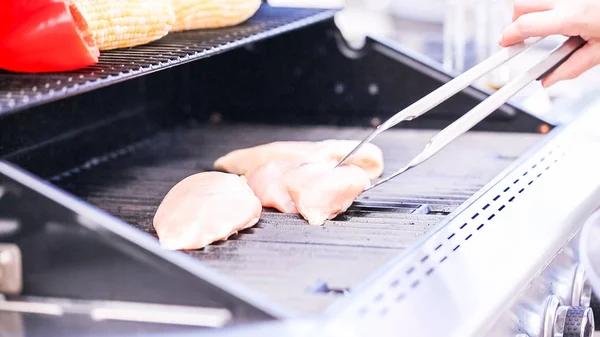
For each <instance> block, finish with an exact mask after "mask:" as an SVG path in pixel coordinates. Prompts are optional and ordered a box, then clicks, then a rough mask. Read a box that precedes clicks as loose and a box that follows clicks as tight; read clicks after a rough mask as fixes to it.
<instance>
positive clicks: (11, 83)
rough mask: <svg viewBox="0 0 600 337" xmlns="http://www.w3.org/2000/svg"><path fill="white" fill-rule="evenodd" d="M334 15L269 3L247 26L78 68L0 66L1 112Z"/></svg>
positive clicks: (168, 41) (182, 36)
mask: <svg viewBox="0 0 600 337" xmlns="http://www.w3.org/2000/svg"><path fill="white" fill-rule="evenodd" d="M334 13H335V11H334V10H323V9H297V8H276V7H270V6H268V5H266V4H265V5H263V6H262V7H261V8H260V10H259V11H258V13H257V14H256V15H255V16H254V17H253V18H251V19H250V20H249V21H247V22H245V23H243V24H241V25H238V26H235V27H229V28H223V29H212V30H196V31H186V32H177V33H171V34H169V35H167V36H166V37H165V38H163V39H161V40H159V41H155V42H153V43H150V44H147V45H143V46H138V47H134V48H127V49H121V50H112V51H106V52H102V53H101V57H100V62H99V64H97V65H94V66H91V67H88V68H85V69H81V70H78V71H73V72H64V73H56V74H15V73H9V72H5V71H2V70H0V115H2V114H4V113H9V112H13V111H17V110H21V109H24V108H27V107H31V106H34V105H38V104H41V103H44V102H48V101H53V100H56V99H60V98H63V97H67V96H71V95H74V94H77V93H82V92H86V91H89V90H92V89H95V88H99V87H102V86H105V85H108V84H111V83H116V82H120V81H122V80H125V79H128V78H133V77H137V76H140V75H144V74H147V73H151V72H154V71H157V70H161V69H165V68H169V67H172V66H175V65H178V64H183V63H186V62H189V61H193V60H197V59H201V58H204V57H208V56H211V55H215V54H218V53H220V52H224V51H227V50H231V49H233V48H236V47H240V46H242V45H245V44H248V43H252V42H255V41H258V40H261V39H265V38H269V37H272V36H275V35H278V34H281V33H284V32H287V31H290V30H293V29H296V28H300V27H302V26H306V25H310V24H312V23H315V22H319V21H322V20H325V19H329V18H331V17H332V16H333V15H334Z"/></svg>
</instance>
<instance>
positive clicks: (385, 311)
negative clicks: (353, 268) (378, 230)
mask: <svg viewBox="0 0 600 337" xmlns="http://www.w3.org/2000/svg"><path fill="white" fill-rule="evenodd" d="M598 110H600V105H598V104H596V105H594V106H591V107H590V108H589V109H588V110H587V111H585V113H584V114H583V116H581V117H580V118H578V119H576V120H575V121H574V122H572V123H571V124H570V125H569V126H568V127H566V128H565V129H564V130H562V131H561V132H560V133H559V134H558V135H557V136H556V137H555V138H554V139H552V140H551V141H549V142H548V143H547V144H545V145H544V146H543V147H542V148H541V149H539V150H538V151H536V153H535V154H534V155H533V156H531V157H530V158H529V159H527V160H526V161H525V162H523V163H522V164H521V165H519V166H518V167H517V168H515V169H514V170H513V171H512V172H510V173H509V174H507V175H506V176H505V177H504V178H503V179H501V180H500V181H499V182H498V183H497V184H496V185H495V186H493V187H491V188H490V189H489V190H487V191H486V192H485V193H483V194H482V195H481V196H480V197H479V198H478V200H476V201H475V202H473V203H472V204H471V205H470V206H469V207H467V208H466V209H464V210H463V211H462V212H461V213H460V214H458V215H456V216H455V217H454V218H453V219H452V220H451V221H450V222H448V223H447V224H446V225H445V226H444V227H443V228H441V229H440V230H438V231H437V232H436V233H435V234H433V235H432V236H430V237H429V238H428V239H427V240H426V241H424V242H421V244H420V245H419V246H418V247H416V249H414V250H412V251H411V252H410V253H409V254H407V255H406V256H405V258H404V259H403V260H402V261H399V262H397V263H396V265H394V266H393V267H392V268H390V269H388V271H387V272H384V273H382V274H380V275H378V278H377V279H376V280H374V281H373V282H372V284H370V285H369V287H363V288H362V289H361V291H358V292H355V293H354V295H351V296H350V297H349V298H348V299H347V301H344V303H343V305H344V306H345V308H340V306H338V309H341V311H342V315H340V317H341V319H349V318H354V319H355V320H356V321H357V322H358V329H359V330H361V332H362V333H363V334H365V335H374V334H377V335H381V336H388V335H392V334H393V333H395V332H397V331H402V332H404V333H405V334H407V335H418V336H440V335H444V336H460V337H465V336H480V335H484V334H485V331H486V329H487V328H489V326H490V325H493V323H494V322H495V321H496V320H497V319H498V318H499V316H500V314H501V313H503V312H505V311H506V310H508V309H509V308H510V306H511V305H512V304H513V303H514V301H515V300H516V298H517V296H518V295H519V294H520V293H522V292H523V290H524V287H525V286H526V285H527V284H528V283H530V282H531V281H532V280H533V279H534V278H535V277H536V276H537V275H538V274H539V273H540V272H542V271H543V270H544V268H545V266H546V265H547V264H548V263H550V261H552V259H553V258H554V257H555V256H556V254H558V252H559V251H560V249H561V248H562V247H564V246H565V245H566V244H567V243H568V242H569V241H570V240H571V239H572V238H573V237H574V236H575V235H576V234H577V232H578V230H579V229H580V228H581V225H582V224H583V222H584V220H585V219H586V218H587V217H588V216H589V215H590V214H591V213H592V212H593V210H594V209H595V208H596V207H598V204H599V203H600V175H598V174H597V172H600V161H591V160H589V157H590V154H591V153H599V151H600V134H599V133H598V132H597V130H596V128H597V125H600V114H598ZM513 197H514V198H513ZM503 206H504V207H503ZM500 208H502V209H500ZM464 224H467V225H466V226H465V225H464ZM481 225H483V227H480V226H481ZM571 275H573V274H571ZM425 318H426V319H425ZM427 322H436V324H428V323H427Z"/></svg>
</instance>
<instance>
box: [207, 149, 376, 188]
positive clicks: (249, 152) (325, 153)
mask: <svg viewBox="0 0 600 337" xmlns="http://www.w3.org/2000/svg"><path fill="white" fill-rule="evenodd" d="M358 144H359V141H356V140H337V139H330V140H324V141H320V142H296V141H289V142H288V141H279V142H273V143H268V144H264V145H258V146H254V147H250V148H245V149H239V150H235V151H232V152H229V153H228V154H226V155H225V156H223V157H221V158H219V159H217V160H216V161H215V163H214V166H215V169H217V170H222V171H225V172H230V173H235V174H239V175H246V174H248V173H249V172H252V171H254V170H256V169H257V168H258V167H260V166H262V165H264V164H267V163H270V162H274V161H280V162H292V163H335V164H337V163H338V162H339V161H340V160H342V158H344V157H345V156H346V155H347V154H348V153H349V152H350V151H351V150H352V149H353V148H354V147H355V146H356V145H358ZM347 163H348V164H353V165H356V166H358V167H360V168H361V169H363V170H364V171H365V172H366V173H367V175H368V176H369V178H371V179H375V178H378V177H379V176H381V173H382V172H383V153H382V151H381V149H380V148H379V147H377V146H376V145H374V144H371V143H367V144H366V145H365V146H363V147H362V148H361V149H360V150H358V152H356V153H355V154H354V155H353V156H352V157H350V158H349V159H348V161H347Z"/></svg>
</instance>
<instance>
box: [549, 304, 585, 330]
mask: <svg viewBox="0 0 600 337" xmlns="http://www.w3.org/2000/svg"><path fill="white" fill-rule="evenodd" d="M553 330H554V331H553V332H554V333H553V337H592V334H593V333H594V314H593V312H592V309H591V308H585V307H570V306H560V307H558V309H557V310H556V316H555V320H554V329H553Z"/></svg>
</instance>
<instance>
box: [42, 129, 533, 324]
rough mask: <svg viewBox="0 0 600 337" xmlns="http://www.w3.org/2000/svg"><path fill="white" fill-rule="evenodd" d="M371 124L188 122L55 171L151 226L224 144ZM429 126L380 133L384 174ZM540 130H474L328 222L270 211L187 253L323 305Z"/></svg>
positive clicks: (292, 301)
mask: <svg viewBox="0 0 600 337" xmlns="http://www.w3.org/2000/svg"><path fill="white" fill-rule="evenodd" d="M367 132H368V131H367V130H365V129H358V128H330V127H310V128H306V127H273V126H245V125H229V126H227V125H207V126H197V125H188V126H185V127H181V128H179V129H177V130H174V131H170V132H165V133H162V134H158V135H156V136H155V137H153V138H152V139H149V140H147V141H144V142H141V143H138V144H134V145H132V146H130V147H128V148H126V149H122V150H120V151H117V152H114V153H110V154H107V155H105V156H103V157H99V158H94V159H93V160H91V161H89V162H88V163H85V164H84V165H82V166H81V167H80V168H76V169H74V170H72V171H70V172H66V173H65V174H63V175H60V176H57V177H54V178H52V179H51V180H52V181H54V183H56V184H58V185H59V186H61V187H63V188H65V189H67V190H69V191H70V192H72V193H74V194H76V195H78V196H80V197H81V198H83V199H84V200H87V201H88V202H90V203H91V204H93V205H96V206H98V207H99V208H101V209H104V210H106V211H108V212H109V213H111V214H113V215H115V216H117V217H119V218H121V219H123V220H124V221H126V222H128V223H130V224H132V225H133V226H135V227H137V228H139V229H141V230H143V231H146V232H148V233H150V234H152V235H154V232H153V230H152V218H153V215H154V212H155V210H156V208H157V206H158V205H159V203H160V202H161V200H162V198H163V197H164V195H165V194H166V193H167V191H168V190H169V189H170V188H171V187H172V186H173V185H174V184H175V183H177V182H178V181H180V180H181V179H183V178H185V177H186V176H188V175H191V174H194V173H197V172H200V171H206V170H210V169H212V163H213V161H214V160H215V159H216V158H218V157H219V156H221V155H223V154H225V153H227V152H228V151H231V150H234V149H238V148H242V147H248V146H253V145H259V144H263V143H266V142H270V141H275V140H322V139H328V138H337V139H361V138H363V137H364V136H365V135H366V134H367ZM433 134H434V133H433V132H429V131H414V130H391V131H388V132H386V133H384V134H383V135H381V136H379V137H378V138H377V139H376V140H375V141H374V143H375V144H377V145H379V146H380V147H381V148H382V150H383V151H384V156H385V164H386V169H385V175H387V174H390V172H392V171H394V170H396V169H398V168H399V167H401V165H404V164H406V162H407V161H408V160H409V159H410V158H411V156H413V155H415V154H416V153H417V152H418V151H420V150H421V149H422V147H423V146H424V145H425V143H426V142H427V140H428V139H429V138H430V137H431V136H432V135H433ZM538 139H539V136H537V135H523V134H499V133H477V132H470V133H468V134H466V135H464V136H462V137H461V138H459V139H458V140H457V141H456V142H454V143H453V144H451V145H450V146H449V147H448V148H446V149H445V150H444V151H442V152H441V153H439V154H438V155H437V156H436V157H434V158H433V159H431V160H430V161H429V162H426V163H425V164H423V165H422V166H420V167H419V168H418V169H415V170H413V171H410V172H408V173H406V174H405V175H402V176H400V177H398V178H397V179H395V180H393V181H391V182H389V183H387V184H385V185H382V186H380V187H378V188H377V189H374V190H372V191H370V192H368V193H366V194H365V195H364V196H362V197H361V198H360V199H359V200H358V201H356V202H355V204H354V205H353V206H352V207H351V208H350V210H348V212H346V213H345V214H343V215H341V216H339V217H338V218H336V219H334V220H332V221H328V222H327V223H326V224H325V225H324V226H309V225H308V223H307V222H305V221H304V220H302V219H301V218H300V217H299V216H296V215H283V214H279V213H277V212H275V211H272V210H265V212H264V214H263V216H262V219H261V221H260V222H259V223H258V225H256V226H255V227H253V228H251V229H248V230H246V231H244V232H242V233H240V234H238V235H237V236H236V237H234V238H232V239H231V240H229V241H226V242H223V243H218V244H214V245H211V246H209V247H207V248H206V249H204V250H199V251H194V252H189V254H191V255H192V256H194V257H195V258H197V259H199V260H201V261H202V262H204V263H206V264H207V265H209V266H212V267H214V268H216V269H217V270H219V271H221V272H223V273H224V274H226V275H229V276H231V277H233V278H234V279H237V280H239V281H241V282H244V283H246V284H248V285H250V286H251V287H253V288H255V289H256V290H258V291H260V292H263V293H265V294H266V295H267V296H269V297H270V298H272V299H274V300H276V301H279V302H280V303H281V304H282V305H284V306H285V307H287V308H288V309H290V310H293V311H296V312H298V313H300V314H314V313H318V312H320V311H322V310H323V309H324V308H325V307H327V306H328V305H330V304H331V303H332V301H334V300H335V299H336V298H337V297H336V296H340V294H339V293H340V292H343V290H344V289H347V288H350V291H351V289H352V287H354V286H356V285H357V283H358V282H360V281H362V280H364V279H365V278H366V277H367V276H368V275H369V274H371V273H373V272H374V271H375V270H376V269H377V268H379V267H380V266H381V265H382V264H383V263H385V262H386V261H387V260H388V259H390V258H391V257H392V256H393V255H395V254H398V253H399V252H400V251H401V250H402V249H405V248H406V247H407V246H409V245H410V244H411V243H413V242H414V241H415V239H417V238H418V237H419V236H421V235H423V234H424V233H425V232H427V231H428V230H429V229H430V228H431V227H432V226H434V225H435V224H436V223H438V222H439V221H440V220H441V219H443V218H444V216H445V215H447V214H448V213H449V212H451V211H452V210H454V209H455V208H456V207H457V206H459V205H460V204H461V203H463V202H464V201H465V200H466V199H467V198H469V197H470V196H471V195H473V194H474V193H475V192H476V191H477V190H478V189H480V188H481V187H482V186H483V185H485V184H486V183H487V182H488V181H489V180H490V179H492V178H493V177H494V176H495V175H497V174H498V173H499V172H500V171H502V170H503V169H504V168H506V167H507V166H508V165H509V164H510V163H511V162H512V161H514V160H515V159H516V158H517V157H518V156H519V155H520V154H521V153H523V152H524V151H525V150H527V149H528V148H529V147H530V146H532V145H533V144H534V143H535V142H536V141H537V140H538ZM233 209H234V205H232V210H233ZM328 289H332V290H334V291H330V292H327V290H328Z"/></svg>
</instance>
